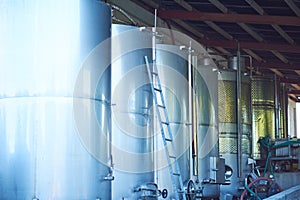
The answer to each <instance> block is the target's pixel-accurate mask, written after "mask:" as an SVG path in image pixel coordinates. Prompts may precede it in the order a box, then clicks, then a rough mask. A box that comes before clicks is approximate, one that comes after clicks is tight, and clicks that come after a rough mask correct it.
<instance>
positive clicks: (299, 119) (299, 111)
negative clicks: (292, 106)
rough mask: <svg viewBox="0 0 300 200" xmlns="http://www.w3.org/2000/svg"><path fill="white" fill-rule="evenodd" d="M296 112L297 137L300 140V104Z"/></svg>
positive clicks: (297, 105) (297, 104)
mask: <svg viewBox="0 0 300 200" xmlns="http://www.w3.org/2000/svg"><path fill="white" fill-rule="evenodd" d="M296 110H297V111H296V112H297V120H296V126H297V137H298V138H300V103H296Z"/></svg>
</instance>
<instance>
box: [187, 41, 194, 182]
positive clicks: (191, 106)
mask: <svg viewBox="0 0 300 200" xmlns="http://www.w3.org/2000/svg"><path fill="white" fill-rule="evenodd" d="M192 70H193V68H192V42H191V41H190V46H189V49H188V83H189V94H188V95H189V126H190V127H189V133H190V134H189V140H190V141H189V151H190V156H189V159H190V169H192V168H193V166H194V165H193V157H194V155H193V146H192V144H193V131H194V128H193V121H194V120H193V119H194V114H193V79H192ZM193 174H194V173H193V170H190V179H192V177H193Z"/></svg>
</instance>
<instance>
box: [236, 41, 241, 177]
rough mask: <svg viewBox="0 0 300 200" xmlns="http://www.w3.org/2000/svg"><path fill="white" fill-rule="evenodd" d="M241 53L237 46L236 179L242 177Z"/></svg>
mask: <svg viewBox="0 0 300 200" xmlns="http://www.w3.org/2000/svg"><path fill="white" fill-rule="evenodd" d="M240 61H241V53H240V47H239V46H238V51H237V74H236V105H237V106H236V112H237V113H236V115H237V127H236V128H237V136H238V143H237V145H238V157H237V168H238V177H239V178H240V177H241V176H242V131H241V96H242V95H241V84H242V81H241V63H240Z"/></svg>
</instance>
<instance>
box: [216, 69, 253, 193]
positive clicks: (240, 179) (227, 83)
mask: <svg viewBox="0 0 300 200" xmlns="http://www.w3.org/2000/svg"><path fill="white" fill-rule="evenodd" d="M236 76H237V72H236V71H231V70H228V71H225V70H223V71H220V73H219V83H218V85H219V86H218V87H219V91H218V97H219V98H218V101H219V145H220V150H219V151H220V155H221V156H222V157H223V158H225V164H226V165H227V166H229V167H230V168H231V169H232V176H231V177H230V178H227V180H228V181H230V185H221V187H220V190H221V194H220V195H221V198H222V199H227V198H232V197H238V196H240V195H241V192H242V191H243V186H244V178H245V176H246V175H247V174H248V173H250V171H251V167H250V166H249V165H248V163H247V160H248V158H249V157H250V155H251V148H250V145H251V138H250V137H251V99H250V98H251V97H250V79H249V77H248V76H246V75H241V104H240V105H241V113H240V126H241V129H240V130H241V150H242V152H241V162H238V160H239V159H238V156H239V155H238V151H239V146H238V131H237V130H238V124H237V123H238V119H237V118H238V116H237V114H236V113H237V98H236V97H237V92H236V91H237V81H236ZM239 169H240V170H241V172H240V174H239Z"/></svg>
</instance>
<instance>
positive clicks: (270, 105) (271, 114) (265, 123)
mask: <svg viewBox="0 0 300 200" xmlns="http://www.w3.org/2000/svg"><path fill="white" fill-rule="evenodd" d="M251 96H252V109H253V116H252V120H253V139H252V148H253V156H254V158H260V157H261V154H260V149H259V144H258V143H257V142H258V140H259V138H261V137H265V136H268V137H270V139H275V82H274V78H273V77H260V76H254V77H252V82H251ZM265 156H266V155H264V156H263V157H265Z"/></svg>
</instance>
